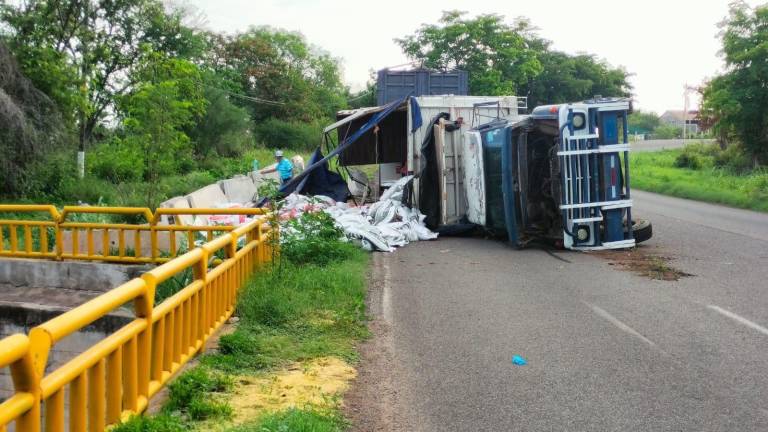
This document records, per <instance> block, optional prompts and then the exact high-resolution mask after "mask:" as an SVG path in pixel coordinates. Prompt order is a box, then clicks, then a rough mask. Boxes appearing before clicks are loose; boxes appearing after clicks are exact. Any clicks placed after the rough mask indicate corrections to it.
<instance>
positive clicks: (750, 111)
mask: <svg viewBox="0 0 768 432" xmlns="http://www.w3.org/2000/svg"><path fill="white" fill-rule="evenodd" d="M720 27H721V29H722V32H721V33H720V38H721V41H722V45H723V49H722V53H721V55H722V56H723V60H724V61H725V66H726V71H725V73H723V74H722V75H720V76H717V77H715V78H713V79H712V80H711V81H709V82H708V83H707V84H706V85H705V86H704V87H703V89H702V91H701V92H702V103H701V109H700V112H701V114H700V115H701V116H702V120H703V123H704V124H707V125H712V127H713V128H714V131H715V133H716V134H717V135H718V136H719V137H720V139H721V140H733V141H738V142H740V143H741V144H742V145H743V147H744V148H745V150H746V151H747V152H748V153H749V154H750V156H752V158H753V160H754V163H755V164H758V163H766V161H768V111H766V107H767V106H768V5H761V6H757V7H755V8H752V7H750V6H749V5H747V4H746V3H745V2H742V1H739V2H735V3H732V4H731V8H730V12H729V15H728V17H727V18H726V19H725V20H724V21H723V22H722V23H721V24H720Z"/></svg>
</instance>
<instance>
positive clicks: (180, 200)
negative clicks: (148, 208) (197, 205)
mask: <svg viewBox="0 0 768 432" xmlns="http://www.w3.org/2000/svg"><path fill="white" fill-rule="evenodd" d="M160 207H162V208H175V209H188V208H191V207H190V206H189V200H188V199H187V197H185V196H184V197H173V198H171V199H169V200H168V201H165V202H162V203H160ZM176 219H178V222H179V223H180V224H182V225H192V223H193V222H194V221H195V217H194V216H192V215H177V216H169V215H162V216H160V224H163V225H171V224H172V223H175V222H176V221H175V220H176Z"/></svg>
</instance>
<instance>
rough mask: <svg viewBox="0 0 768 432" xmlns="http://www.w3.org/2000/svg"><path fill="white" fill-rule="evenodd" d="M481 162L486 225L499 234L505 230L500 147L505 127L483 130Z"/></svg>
mask: <svg viewBox="0 0 768 432" xmlns="http://www.w3.org/2000/svg"><path fill="white" fill-rule="evenodd" d="M481 135H482V138H483V162H484V165H485V170H484V171H485V190H486V194H485V197H486V202H485V204H486V225H487V226H488V227H489V228H491V229H492V230H494V231H497V232H498V233H499V234H501V233H504V232H506V229H507V227H506V224H505V223H504V194H503V192H502V186H501V182H502V180H503V174H502V161H501V159H502V158H501V151H502V150H501V149H502V147H504V145H505V140H506V139H508V134H507V128H506V127H498V128H495V129H491V130H488V131H486V132H483V133H482V134H481Z"/></svg>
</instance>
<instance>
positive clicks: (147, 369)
mask: <svg viewBox="0 0 768 432" xmlns="http://www.w3.org/2000/svg"><path fill="white" fill-rule="evenodd" d="M141 279H142V280H143V281H144V283H145V285H146V287H145V289H144V294H143V295H141V296H140V297H137V298H136V299H135V300H134V302H133V303H134V309H135V311H136V318H138V319H144V320H145V321H146V323H147V325H146V327H145V328H144V330H143V331H142V332H141V333H139V334H138V335H136V339H137V340H136V345H137V347H136V348H137V349H136V351H137V363H138V364H137V367H136V372H137V375H138V393H139V398H145V399H144V401H145V402H146V404H147V405H148V404H149V380H150V373H151V370H152V367H151V365H152V311H153V310H154V305H155V291H156V290H157V279H156V278H155V276H154V275H153V274H152V273H144V274H143V275H141ZM156 355H157V354H156ZM142 406H143V407H146V405H145V404H144V403H142V402H139V410H142V409H143V408H142Z"/></svg>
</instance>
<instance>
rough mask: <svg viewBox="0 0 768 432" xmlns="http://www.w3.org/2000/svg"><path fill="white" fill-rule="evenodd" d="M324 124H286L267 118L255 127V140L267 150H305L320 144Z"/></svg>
mask: <svg viewBox="0 0 768 432" xmlns="http://www.w3.org/2000/svg"><path fill="white" fill-rule="evenodd" d="M323 124H324V122H319V121H318V122H314V123H302V122H288V121H284V120H279V119H276V118H269V119H266V120H264V121H262V122H261V123H259V124H258V125H256V138H257V139H258V141H259V142H262V143H264V145H266V146H267V147H269V148H280V149H290V150H307V149H313V148H316V147H318V146H319V145H320V144H321V142H322V135H323Z"/></svg>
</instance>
